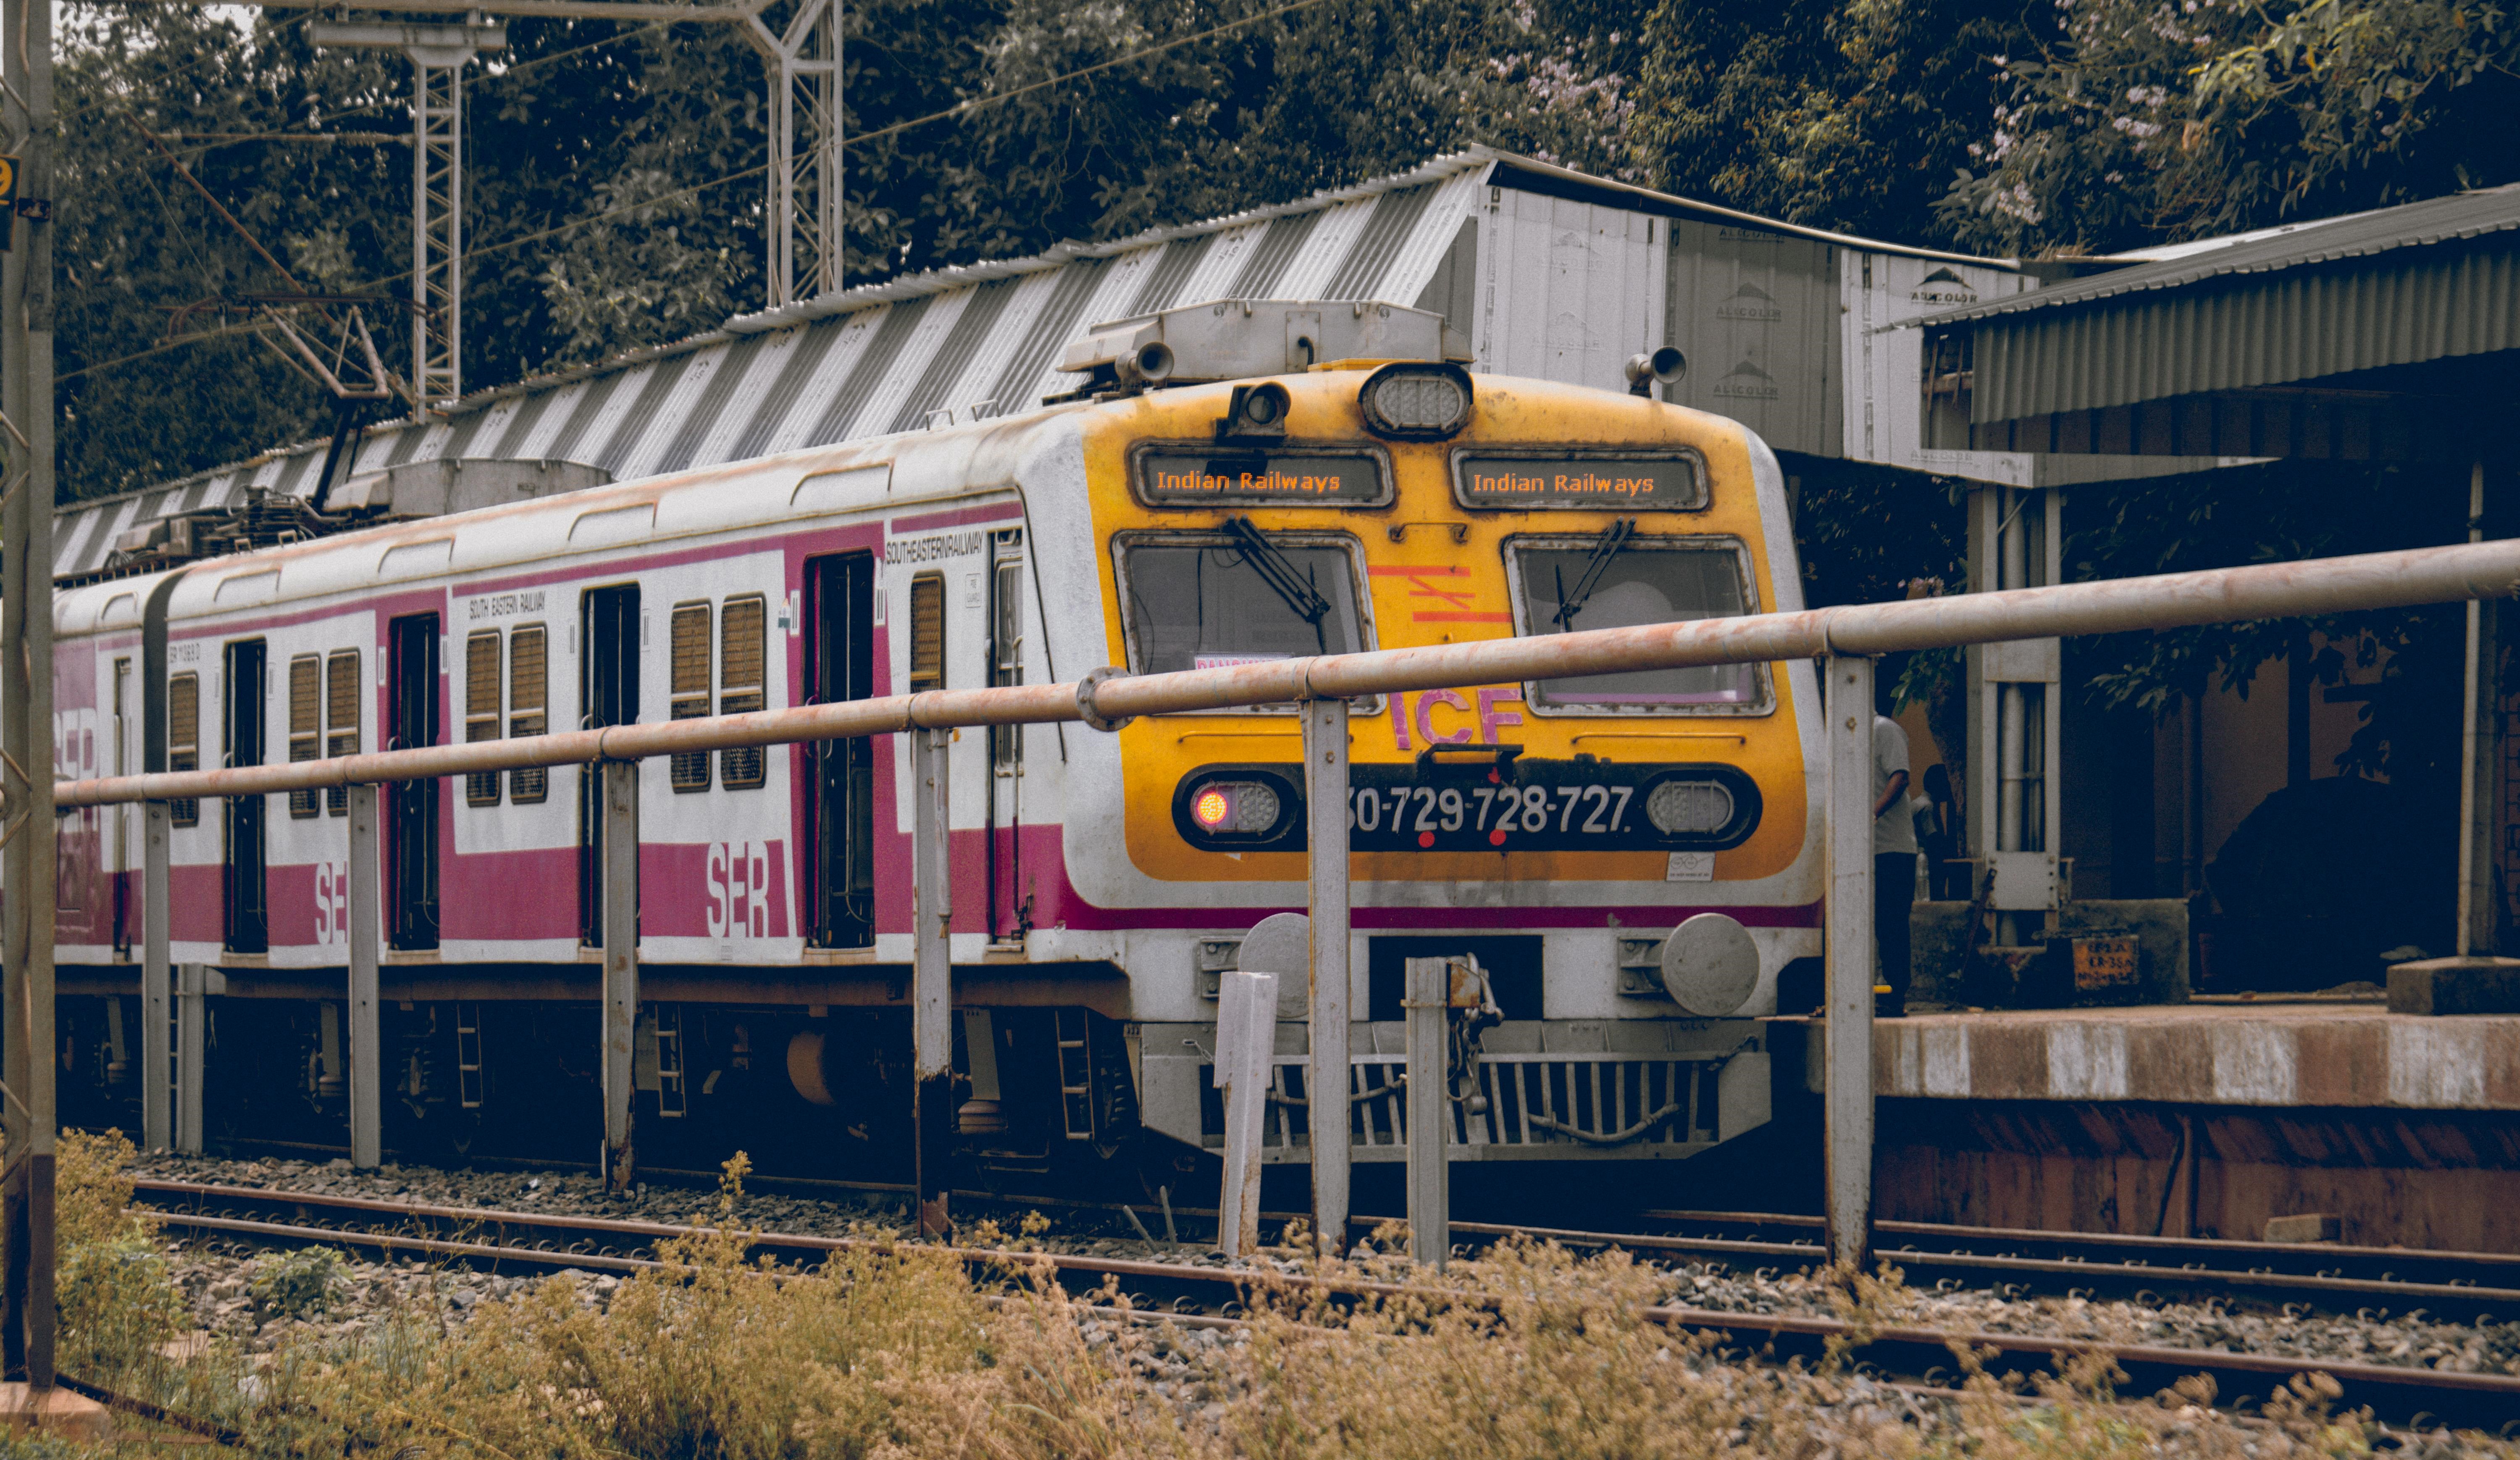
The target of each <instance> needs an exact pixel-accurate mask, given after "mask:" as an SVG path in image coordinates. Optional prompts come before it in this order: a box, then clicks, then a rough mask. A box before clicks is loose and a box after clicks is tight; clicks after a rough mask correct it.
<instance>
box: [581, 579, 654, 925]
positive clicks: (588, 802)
mask: <svg viewBox="0 0 2520 1460" xmlns="http://www.w3.org/2000/svg"><path fill="white" fill-rule="evenodd" d="M578 642H579V644H580V645H581V646H582V648H583V651H584V652H583V653H581V654H580V655H579V656H578V661H577V665H578V672H577V707H578V723H579V724H580V725H582V726H584V727H585V728H587V729H590V730H600V729H602V728H604V727H605V726H607V725H627V724H630V723H632V722H633V721H635V720H637V719H638V718H639V585H638V584H636V583H620V584H615V585H614V586H612V587H609V588H589V589H587V590H586V593H585V595H584V596H583V597H582V598H580V599H579V600H578ZM603 846H604V768H603V767H602V766H596V765H590V766H587V767H586V768H585V769H583V770H580V771H579V772H578V773H577V936H578V941H580V942H582V943H584V944H586V945H587V946H588V947H590V948H600V947H602V946H604V853H603Z"/></svg>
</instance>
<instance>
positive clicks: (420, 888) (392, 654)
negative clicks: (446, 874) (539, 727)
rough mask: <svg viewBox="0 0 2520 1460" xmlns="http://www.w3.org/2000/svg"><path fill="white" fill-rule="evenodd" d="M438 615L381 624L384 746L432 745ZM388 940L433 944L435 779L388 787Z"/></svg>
mask: <svg viewBox="0 0 2520 1460" xmlns="http://www.w3.org/2000/svg"><path fill="white" fill-rule="evenodd" d="M437 642H438V640H437V616H436V615H435V614H414V615H411V616H409V617H404V618H396V619H393V620H391V621H390V622H388V623H387V625H386V628H385V665H386V676H387V678H388V680H389V683H388V685H387V690H388V694H387V703H386V706H385V736H386V739H385V748H386V749H387V750H393V751H407V750H414V749H417V748H419V747H421V746H433V745H435V744H437ZM385 901H386V906H387V907H388V908H389V909H390V911H391V916H390V918H389V919H388V922H387V928H386V941H387V944H388V945H389V946H392V947H396V948H434V947H436V946H437V782H435V781H434V780H426V781H395V782H393V783H391V784H390V785H388V786H387V787H386V788H385Z"/></svg>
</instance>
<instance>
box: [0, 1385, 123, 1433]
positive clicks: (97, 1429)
mask: <svg viewBox="0 0 2520 1460" xmlns="http://www.w3.org/2000/svg"><path fill="white" fill-rule="evenodd" d="M28 1431H33V1432H36V1433H39V1434H43V1435H49V1436H53V1437H59V1438H62V1439H72V1440H79V1441H82V1442H89V1443H102V1442H104V1441H106V1440H110V1439H112V1438H113V1411H112V1410H110V1409H108V1408H106V1407H105V1406H104V1405H102V1404H99V1403H98V1402H97V1401H95V1400H94V1399H91V1398H89V1397H88V1396H87V1395H85V1394H74V1393H72V1392H69V1391H68V1390H66V1389H49V1390H46V1391H44V1392H43V1393H41V1394H39V1395H36V1396H35V1397H34V1401H33V1403H32V1405H31V1406H29V1404H28V1402H27V1393H26V1385H25V1381H23V1380H13V1381H11V1382H9V1383H6V1384H0V1432H8V1433H13V1434H24V1433H26V1432H28Z"/></svg>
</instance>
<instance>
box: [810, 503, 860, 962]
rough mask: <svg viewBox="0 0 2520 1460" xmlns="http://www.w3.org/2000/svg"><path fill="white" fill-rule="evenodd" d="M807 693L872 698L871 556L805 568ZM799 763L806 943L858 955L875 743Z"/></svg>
mask: <svg viewBox="0 0 2520 1460" xmlns="http://www.w3.org/2000/svg"><path fill="white" fill-rule="evenodd" d="M804 690H805V694H804V703H806V704H808V705H836V704H840V703H843V702H845V701H849V700H863V699H865V698H867V697H868V696H869V695H872V694H874V693H875V558H874V555H872V554H869V553H840V554H836V555H834V556H832V557H829V558H812V559H808V560H807V561H806V563H805V685H804ZM805 758H806V764H807V768H808V770H809V771H810V775H809V777H808V783H807V784H808V790H807V793H806V794H807V796H808V797H809V798H810V800H809V803H808V816H807V826H808V833H809V835H810V836H811V838H812V841H813V844H812V848H811V850H810V852H809V859H808V861H807V865H808V866H810V867H811V868H812V869H813V885H812V887H811V888H810V890H808V891H807V893H806V905H807V907H808V909H809V911H810V917H809V920H808V921H809V926H808V928H807V930H806V936H807V937H808V938H810V939H811V940H812V942H813V945H814V946H815V947H818V948H863V947H866V946H868V945H869V944H871V943H873V942H874V941H875V742H874V741H873V740H870V739H867V738H866V737H863V736H861V737H858V738H857V739H854V740H818V741H813V742H810V743H808V744H807V745H806V747H805Z"/></svg>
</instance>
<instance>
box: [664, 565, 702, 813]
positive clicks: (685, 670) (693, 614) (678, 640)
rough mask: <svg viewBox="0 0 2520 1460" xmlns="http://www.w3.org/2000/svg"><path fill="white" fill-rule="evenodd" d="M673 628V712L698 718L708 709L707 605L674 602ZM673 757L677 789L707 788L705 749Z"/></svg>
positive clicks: (675, 716)
mask: <svg viewBox="0 0 2520 1460" xmlns="http://www.w3.org/2000/svg"><path fill="white" fill-rule="evenodd" d="M673 630H674V660H673V707H672V714H673V717H674V718H675V719H678V720H692V719H698V718H701V717H703V716H705V715H706V714H707V713H708V712H709V606H708V605H707V604H704V603H686V604H676V605H675V606H674V618H673ZM673 759H674V776H673V781H674V789H675V790H676V791H706V790H708V788H709V753H708V752H706V751H682V752H677V753H675V755H674V757H673Z"/></svg>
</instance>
